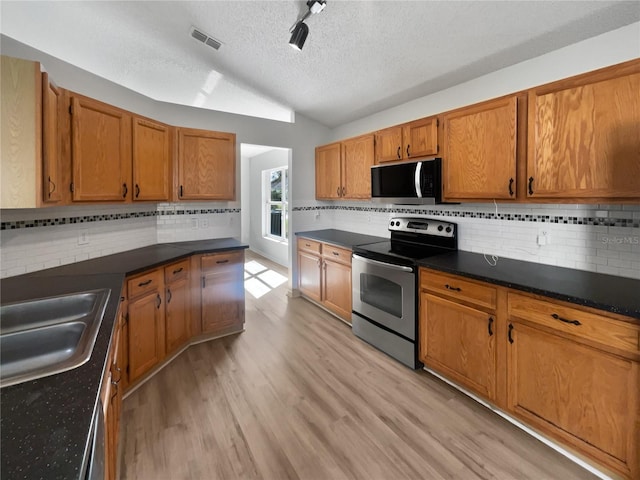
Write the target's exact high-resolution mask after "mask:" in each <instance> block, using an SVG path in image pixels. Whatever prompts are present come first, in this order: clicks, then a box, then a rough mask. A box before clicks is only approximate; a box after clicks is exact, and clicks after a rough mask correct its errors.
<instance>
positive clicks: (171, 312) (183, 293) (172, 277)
mask: <svg viewBox="0 0 640 480" xmlns="http://www.w3.org/2000/svg"><path fill="white" fill-rule="evenodd" d="M189 263H190V262H189V260H188V259H187V260H184V261H181V262H177V263H174V264H172V265H169V266H167V267H164V276H165V282H166V286H165V299H166V303H165V344H166V345H165V347H166V352H167V355H168V354H170V353H172V352H174V351H175V350H177V349H178V348H180V347H182V346H183V345H184V344H185V343H187V342H188V341H189V337H190V330H189V325H190V323H191V286H190V278H189V273H190V268H189Z"/></svg>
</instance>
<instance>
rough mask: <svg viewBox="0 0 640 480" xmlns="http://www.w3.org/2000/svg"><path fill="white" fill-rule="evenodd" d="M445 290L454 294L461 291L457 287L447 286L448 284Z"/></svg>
mask: <svg viewBox="0 0 640 480" xmlns="http://www.w3.org/2000/svg"><path fill="white" fill-rule="evenodd" d="M444 287H445V288H446V289H447V290H453V291H455V292H461V291H462V289H461V288H458V287H452V286H451V285H449V284H448V283H447V284H446V285H445V286H444Z"/></svg>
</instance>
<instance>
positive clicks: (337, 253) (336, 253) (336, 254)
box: [331, 252, 340, 257]
mask: <svg viewBox="0 0 640 480" xmlns="http://www.w3.org/2000/svg"><path fill="white" fill-rule="evenodd" d="M331 253H333V254H334V255H335V256H336V257H337V256H338V255H340V252H331Z"/></svg>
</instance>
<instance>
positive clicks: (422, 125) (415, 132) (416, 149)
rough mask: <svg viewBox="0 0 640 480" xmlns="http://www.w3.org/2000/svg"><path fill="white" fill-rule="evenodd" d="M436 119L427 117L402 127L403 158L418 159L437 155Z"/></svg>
mask: <svg viewBox="0 0 640 480" xmlns="http://www.w3.org/2000/svg"><path fill="white" fill-rule="evenodd" d="M438 125H439V123H438V118H437V117H427V118H421V119H420V120H415V121H413V122H409V123H407V124H405V125H404V126H403V127H402V139H403V142H404V145H403V148H404V151H403V154H404V158H406V159H409V158H418V157H428V156H433V155H437V154H438V151H439V147H438Z"/></svg>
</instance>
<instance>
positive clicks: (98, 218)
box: [0, 208, 240, 230]
mask: <svg viewBox="0 0 640 480" xmlns="http://www.w3.org/2000/svg"><path fill="white" fill-rule="evenodd" d="M211 213H240V209H239V208H207V209H201V210H161V211H155V210H154V211H151V212H127V213H110V214H104V215H85V216H82V217H62V218H45V219H41V220H19V221H15V222H2V223H0V230H18V229H21V228H37V227H51V226H53V225H73V224H77V223H94V222H108V221H112V220H127V219H129V218H143V217H164V216H172V215H206V214H211Z"/></svg>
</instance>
